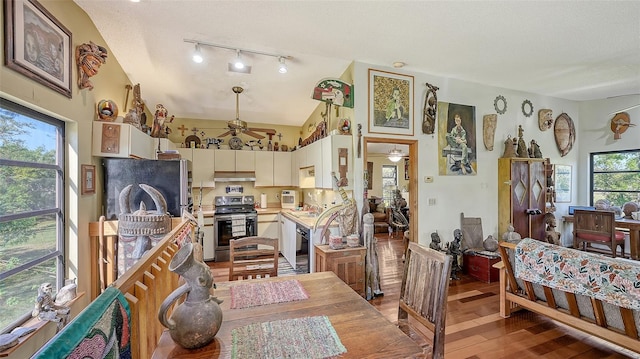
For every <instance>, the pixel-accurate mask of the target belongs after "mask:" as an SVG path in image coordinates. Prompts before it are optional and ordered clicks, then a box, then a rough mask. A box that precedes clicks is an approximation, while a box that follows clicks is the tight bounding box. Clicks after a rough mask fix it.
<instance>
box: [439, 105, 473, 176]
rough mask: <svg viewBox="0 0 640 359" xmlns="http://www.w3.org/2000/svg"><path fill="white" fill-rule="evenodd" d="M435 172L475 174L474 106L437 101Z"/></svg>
mask: <svg viewBox="0 0 640 359" xmlns="http://www.w3.org/2000/svg"><path fill="white" fill-rule="evenodd" d="M438 154H439V155H438V173H439V174H440V175H441V176H458V175H466V176H469V175H472V176H475V175H476V174H477V170H478V168H477V160H476V158H477V151H476V108H475V106H468V105H459V104H455V103H447V102H438Z"/></svg>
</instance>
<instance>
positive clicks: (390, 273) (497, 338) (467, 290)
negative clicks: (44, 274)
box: [209, 234, 640, 359]
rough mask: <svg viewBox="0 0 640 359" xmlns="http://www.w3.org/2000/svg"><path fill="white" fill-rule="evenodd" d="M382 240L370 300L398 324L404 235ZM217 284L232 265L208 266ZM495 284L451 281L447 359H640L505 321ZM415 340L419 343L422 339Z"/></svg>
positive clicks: (528, 322)
mask: <svg viewBox="0 0 640 359" xmlns="http://www.w3.org/2000/svg"><path fill="white" fill-rule="evenodd" d="M377 237H378V247H377V249H378V259H379V262H380V281H381V287H382V290H383V292H384V295H383V296H379V297H376V298H374V299H372V300H371V301H370V303H371V304H372V305H373V306H375V307H376V308H377V309H378V310H379V311H380V312H381V313H382V314H383V315H384V316H385V317H387V319H389V320H390V321H392V322H396V321H397V315H398V299H399V293H400V285H401V281H402V278H401V275H402V268H403V262H402V251H403V247H402V240H401V239H400V236H396V237H389V236H388V235H387V234H384V235H377ZM209 266H210V267H211V268H212V272H213V274H214V279H215V281H216V282H219V281H226V280H228V276H229V271H228V262H227V263H214V262H209ZM498 299H499V290H498V284H497V283H491V284H487V283H483V282H479V281H476V280H474V279H473V278H470V277H468V276H466V275H462V276H461V279H460V280H456V281H451V286H450V287H449V302H448V308H447V309H448V310H447V329H446V344H445V354H446V355H445V357H446V358H447V359H461V358H473V359H480V358H491V359H498V358H517V359H526V358H559V359H569V358H580V359H583V358H585V359H588V358H594V359H595V358H598V359H603V358H640V354H635V353H633V352H630V351H628V350H625V349H623V348H620V347H617V346H615V345H611V344H609V343H607V342H604V341H602V340H600V339H598V338H595V337H593V336H590V335H586V334H584V333H582V332H580V331H577V330H574V329H572V328H569V327H567V326H564V325H562V324H560V323H556V322H554V321H552V320H550V319H548V318H546V317H543V316H540V315H537V314H534V313H532V312H529V311H520V312H518V313H515V314H513V315H512V316H511V318H508V319H503V318H502V317H500V315H499V314H498V313H499V303H498ZM414 339H415V340H416V341H417V342H419V343H420V344H423V343H424V339H423V338H422V337H420V336H418V335H415V336H414Z"/></svg>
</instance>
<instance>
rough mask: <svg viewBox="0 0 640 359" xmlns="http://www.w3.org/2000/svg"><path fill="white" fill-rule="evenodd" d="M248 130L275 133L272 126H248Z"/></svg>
mask: <svg viewBox="0 0 640 359" xmlns="http://www.w3.org/2000/svg"><path fill="white" fill-rule="evenodd" d="M247 130H248V131H258V132H264V133H266V134H268V135H275V134H276V130H274V129H272V128H256V127H248V128H247Z"/></svg>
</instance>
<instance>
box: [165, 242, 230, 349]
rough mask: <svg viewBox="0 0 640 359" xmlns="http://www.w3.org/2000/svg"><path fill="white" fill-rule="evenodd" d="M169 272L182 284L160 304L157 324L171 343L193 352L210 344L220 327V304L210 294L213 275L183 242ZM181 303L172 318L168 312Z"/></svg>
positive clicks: (192, 248) (173, 312)
mask: <svg viewBox="0 0 640 359" xmlns="http://www.w3.org/2000/svg"><path fill="white" fill-rule="evenodd" d="M169 270H170V271H172V272H175V273H177V274H179V275H180V276H181V277H182V278H184V280H185V283H184V284H183V285H181V286H180V287H178V288H177V289H176V290H174V291H173V292H172V293H171V294H169V296H168V297H167V298H166V299H165V300H164V301H163V302H162V305H161V306H160V310H159V312H158V319H159V320H160V323H162V325H164V326H165V327H167V328H168V329H169V334H170V335H171V339H173V341H174V342H176V343H178V344H179V345H181V346H182V347H184V348H187V349H195V348H200V347H203V346H205V345H207V344H209V343H211V342H212V341H213V339H214V337H215V335H216V334H217V333H218V330H220V325H222V309H220V306H219V304H220V303H222V301H221V300H219V299H218V298H216V297H214V296H213V295H212V294H211V291H212V287H213V275H212V274H211V270H210V269H209V266H207V265H206V264H204V262H202V261H201V260H198V259H196V258H195V254H194V245H193V243H191V242H185V243H184V244H183V245H182V248H180V250H179V251H178V252H177V253H176V254H175V256H174V257H173V259H171V263H169ZM185 294H186V295H187V297H186V299H185V300H184V302H183V303H180V304H179V305H178V306H177V307H175V308H174V309H173V311H172V313H171V317H170V318H168V319H167V312H168V311H169V308H172V307H173V305H174V304H175V302H176V301H177V300H178V299H180V298H181V297H182V296H184V295H185Z"/></svg>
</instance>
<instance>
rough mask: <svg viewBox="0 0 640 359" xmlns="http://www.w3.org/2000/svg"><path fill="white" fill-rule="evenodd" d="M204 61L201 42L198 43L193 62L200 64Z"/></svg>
mask: <svg viewBox="0 0 640 359" xmlns="http://www.w3.org/2000/svg"><path fill="white" fill-rule="evenodd" d="M202 61H204V58H203V57H202V52H201V51H200V44H198V43H196V51H195V52H194V53H193V62H195V63H196V64H200V63H202Z"/></svg>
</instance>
